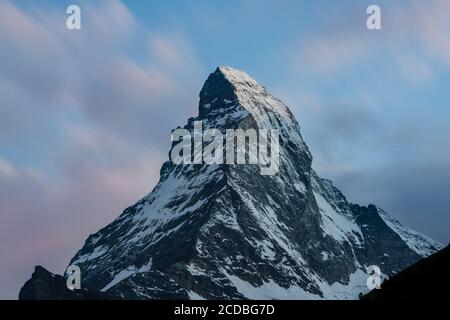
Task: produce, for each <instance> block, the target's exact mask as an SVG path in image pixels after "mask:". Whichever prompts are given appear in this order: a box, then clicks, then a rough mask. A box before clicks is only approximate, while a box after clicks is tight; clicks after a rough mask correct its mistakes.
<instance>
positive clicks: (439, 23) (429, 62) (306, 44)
mask: <svg viewBox="0 0 450 320" xmlns="http://www.w3.org/2000/svg"><path fill="white" fill-rule="evenodd" d="M363 9H364V8H363V7H362V6H361V7H359V6H358V8H357V10H356V11H355V10H353V11H351V12H350V13H349V14H348V16H345V18H344V19H343V18H342V17H339V18H337V19H330V20H328V21H327V22H325V23H328V24H327V25H326V26H325V27H323V28H322V29H323V30H322V31H319V32H317V33H314V34H312V35H310V36H306V37H304V38H302V39H301V40H300V41H298V42H294V44H293V45H292V46H291V48H290V50H289V51H290V52H291V56H292V64H293V66H294V67H295V68H296V69H297V70H298V72H299V73H300V74H305V75H316V76H318V77H332V76H336V75H339V74H342V73H346V72H349V71H350V70H352V69H355V68H364V65H365V66H370V65H371V64H373V63H374V62H376V61H377V60H380V59H384V60H389V61H390V62H391V63H390V64H389V69H388V70H385V72H391V74H392V76H393V77H397V78H398V79H400V80H402V81H405V82H411V83H412V84H414V85H417V84H421V83H424V82H427V81H429V80H431V79H432V76H433V75H434V73H437V72H439V71H440V70H436V69H434V68H433V62H443V63H444V64H445V65H446V66H447V67H448V68H450V44H449V43H448V41H447V39H449V37H450V10H449V3H448V1H445V0H434V1H427V2H423V1H409V2H408V3H403V2H401V3H399V2H393V3H386V4H384V5H382V6H381V12H382V26H383V29H382V30H376V31H369V30H367V29H366V26H365V22H364V19H365V18H366V16H365V10H363ZM356 26H359V27H356ZM379 72H381V70H379Z"/></svg>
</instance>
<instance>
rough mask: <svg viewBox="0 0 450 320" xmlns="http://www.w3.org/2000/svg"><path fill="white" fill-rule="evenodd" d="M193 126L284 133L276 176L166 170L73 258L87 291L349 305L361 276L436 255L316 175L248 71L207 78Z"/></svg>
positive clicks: (253, 170)
mask: <svg viewBox="0 0 450 320" xmlns="http://www.w3.org/2000/svg"><path fill="white" fill-rule="evenodd" d="M196 121H201V122H202V124H203V126H202V128H208V129H209V128H214V129H218V130H220V131H222V132H223V131H224V130H228V129H236V128H239V129H248V128H250V129H276V130H278V132H279V163H278V164H279V166H278V167H279V170H278V171H277V174H276V175H262V174H260V172H261V171H260V166H258V165H254V164H250V163H248V164H247V163H243V164H240V165H238V164H231V165H228V164H221V165H207V164H206V163H201V164H196V165H184V164H175V163H173V162H170V161H168V162H166V163H165V164H164V167H163V169H161V172H162V175H161V179H160V181H159V182H158V184H157V186H156V187H155V188H154V189H153V191H152V192H151V193H150V194H148V195H147V196H146V197H144V198H143V199H141V200H139V201H138V202H136V203H135V204H134V205H132V206H130V207H128V208H127V209H125V211H124V212H123V213H122V214H121V215H120V216H119V217H118V218H117V219H116V220H115V221H113V222H112V223H111V224H109V225H108V226H106V227H104V228H103V229H102V230H100V231H99V232H97V233H96V234H94V235H92V236H91V237H90V238H88V240H87V241H86V243H85V245H84V246H83V248H82V249H81V250H79V251H78V253H77V254H76V255H75V256H74V257H73V259H72V260H71V264H76V265H77V266H78V267H80V270H81V271H82V275H83V279H82V283H83V285H84V286H86V288H88V289H91V290H95V291H99V290H100V291H103V292H106V293H107V294H110V295H113V296H120V297H124V298H128V299H148V298H155V297H159V298H165V299H167V298H180V297H185V298H187V297H189V298H191V299H196V298H199V297H203V298H208V299H243V298H248V299H268V298H273V299H283V298H288V299H305V298H308V299H311V298H316V299H319V298H330V299H336V298H346V299H349V298H356V297H357V295H358V293H359V292H361V291H363V290H366V289H367V287H366V280H367V273H366V269H365V267H366V266H370V265H377V266H380V268H382V273H383V274H385V275H392V274H394V273H396V272H398V271H400V270H401V269H404V268H405V267H407V266H409V265H411V264H412V263H413V262H415V261H417V260H418V259H420V258H421V257H422V254H425V255H427V254H429V253H431V252H434V251H436V250H437V249H439V247H438V245H437V244H434V243H433V242H431V241H430V240H428V239H427V238H425V237H421V236H420V235H418V234H416V233H413V232H412V231H410V230H409V229H407V228H405V227H402V226H400V224H399V223H398V222H397V221H394V220H393V219H391V218H389V216H388V215H387V214H385V213H384V212H381V210H377V208H376V207H375V206H371V207H368V208H367V207H361V206H357V205H353V204H351V203H349V202H348V201H347V200H346V198H345V196H344V195H343V194H342V193H341V192H340V191H339V190H338V189H337V188H336V187H334V186H333V185H332V184H331V182H330V181H328V180H324V179H322V178H320V177H319V176H318V175H316V174H315V172H314V171H313V170H312V168H311V163H312V156H311V154H310V152H309V150H308V147H307V145H306V144H305V143H304V141H303V138H302V137H301V134H300V127H299V125H298V123H297V121H296V120H295V118H294V116H293V115H292V114H291V113H290V111H289V109H288V107H287V106H286V105H285V104H284V103H283V102H282V101H280V100H278V99H277V98H275V97H274V96H272V95H271V94H270V93H269V92H267V91H266V89H265V88H264V87H262V86H260V85H259V84H258V83H257V82H256V81H255V80H253V79H252V78H251V77H250V76H249V75H248V74H246V73H245V72H243V71H239V70H236V69H233V68H230V67H219V68H217V69H216V70H215V71H214V72H213V73H211V74H210V75H209V77H208V79H207V80H206V82H205V84H204V86H203V88H202V90H201V92H200V106H199V115H198V117H193V118H189V119H188V123H187V124H186V125H185V128H186V129H188V130H189V131H190V132H192V131H195V122H196ZM249 140H250V139H249ZM218 141H219V140H218ZM241 141H242V140H241ZM205 145H206V144H205ZM209 145H210V144H207V145H206V146H209ZM259 147H261V146H259ZM194 149H195V147H194ZM217 150H218V149H217ZM271 153H272V152H271Z"/></svg>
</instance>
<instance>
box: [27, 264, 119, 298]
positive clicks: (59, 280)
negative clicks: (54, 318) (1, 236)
mask: <svg viewBox="0 0 450 320" xmlns="http://www.w3.org/2000/svg"><path fill="white" fill-rule="evenodd" d="M111 298H112V297H111V296H110V295H108V294H105V293H103V292H96V291H92V290H86V289H81V290H73V291H72V290H69V289H68V288H67V286H66V279H65V278H64V277H63V276H60V275H57V274H53V273H51V272H49V271H48V270H46V269H45V268H43V267H41V266H36V267H35V269H34V272H33V274H32V276H31V279H29V280H28V281H27V282H25V284H24V285H23V287H22V289H20V292H19V300H109V299H111Z"/></svg>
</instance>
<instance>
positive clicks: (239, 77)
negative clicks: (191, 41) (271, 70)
mask: <svg viewBox="0 0 450 320" xmlns="http://www.w3.org/2000/svg"><path fill="white" fill-rule="evenodd" d="M215 72H218V73H221V74H222V75H223V76H224V77H225V79H227V80H228V81H229V82H230V83H231V84H232V85H234V86H235V87H236V88H237V87H239V86H242V85H245V86H258V87H261V86H260V85H259V84H258V82H256V80H255V79H253V78H252V77H251V76H250V75H248V73H246V72H245V71H243V70H239V69H235V68H232V67H228V66H219V67H218V68H217V69H216V71H215Z"/></svg>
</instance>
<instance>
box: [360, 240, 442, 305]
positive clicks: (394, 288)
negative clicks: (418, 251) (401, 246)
mask: <svg viewBox="0 0 450 320" xmlns="http://www.w3.org/2000/svg"><path fill="white" fill-rule="evenodd" d="M449 288H450V245H449V246H447V247H446V248H444V249H442V250H441V251H439V252H436V253H435V254H433V255H431V256H430V257H428V258H425V259H422V260H420V261H419V262H417V263H415V264H414V265H412V266H410V267H409V268H406V269H405V270H403V271H402V272H400V273H399V274H397V275H395V276H393V277H392V278H391V279H389V280H387V281H385V282H384V283H383V284H382V285H381V289H380V290H373V291H371V292H369V293H368V294H367V295H365V296H364V297H363V298H362V300H422V301H423V300H443V299H445V300H450V291H449Z"/></svg>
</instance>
